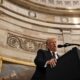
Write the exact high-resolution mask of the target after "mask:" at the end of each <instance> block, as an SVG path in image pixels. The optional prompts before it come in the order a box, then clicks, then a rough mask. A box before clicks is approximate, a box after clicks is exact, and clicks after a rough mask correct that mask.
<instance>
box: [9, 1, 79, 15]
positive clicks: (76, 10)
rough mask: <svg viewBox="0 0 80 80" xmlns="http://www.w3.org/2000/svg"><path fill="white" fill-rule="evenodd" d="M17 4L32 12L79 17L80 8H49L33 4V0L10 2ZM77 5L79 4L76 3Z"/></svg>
mask: <svg viewBox="0 0 80 80" xmlns="http://www.w3.org/2000/svg"><path fill="white" fill-rule="evenodd" d="M8 1H11V2H13V3H15V4H18V5H20V6H22V7H24V8H28V9H31V10H35V11H39V12H45V13H49V14H55V15H64V16H66V15H68V16H79V15H80V9H79V8H73V9H72V8H70V9H69V8H60V7H49V6H45V5H42V4H39V3H35V2H32V1H31V0H8ZM75 3H76V4H77V2H75Z"/></svg>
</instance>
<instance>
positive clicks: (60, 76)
mask: <svg viewBox="0 0 80 80" xmlns="http://www.w3.org/2000/svg"><path fill="white" fill-rule="evenodd" d="M78 54H80V50H79V49H78V48H76V47H74V48H72V49H71V50H69V51H68V52H67V53H65V54H64V55H63V56H62V57H60V58H59V59H58V62H57V65H56V66H55V67H54V68H51V67H50V66H49V65H48V67H47V69H46V80H80V59H79V55H78Z"/></svg>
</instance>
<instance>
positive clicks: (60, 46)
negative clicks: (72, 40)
mask: <svg viewBox="0 0 80 80" xmlns="http://www.w3.org/2000/svg"><path fill="white" fill-rule="evenodd" d="M71 45H72V44H69V43H65V44H63V45H61V44H60V45H58V48H62V47H68V46H71Z"/></svg>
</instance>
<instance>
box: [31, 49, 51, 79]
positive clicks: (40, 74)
mask: <svg viewBox="0 0 80 80" xmlns="http://www.w3.org/2000/svg"><path fill="white" fill-rule="evenodd" d="M51 58H53V56H52V55H51V53H50V51H49V50H42V49H39V50H38V52H37V56H36V58H35V60H34V63H35V64H36V70H35V72H34V74H33V76H32V79H31V80H45V74H46V68H45V67H44V65H45V63H46V61H47V60H49V59H51Z"/></svg>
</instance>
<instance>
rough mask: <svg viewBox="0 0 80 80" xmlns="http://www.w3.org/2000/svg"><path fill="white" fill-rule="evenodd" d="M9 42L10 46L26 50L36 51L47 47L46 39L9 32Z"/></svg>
mask: <svg viewBox="0 0 80 80" xmlns="http://www.w3.org/2000/svg"><path fill="white" fill-rule="evenodd" d="M7 44H8V45H9V46H10V47H13V48H17V49H22V50H25V51H30V52H36V51H37V50H38V49H41V48H42V49H45V41H40V40H35V39H32V38H28V37H27V36H26V37H23V36H18V35H15V34H11V33H8V37H7Z"/></svg>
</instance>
